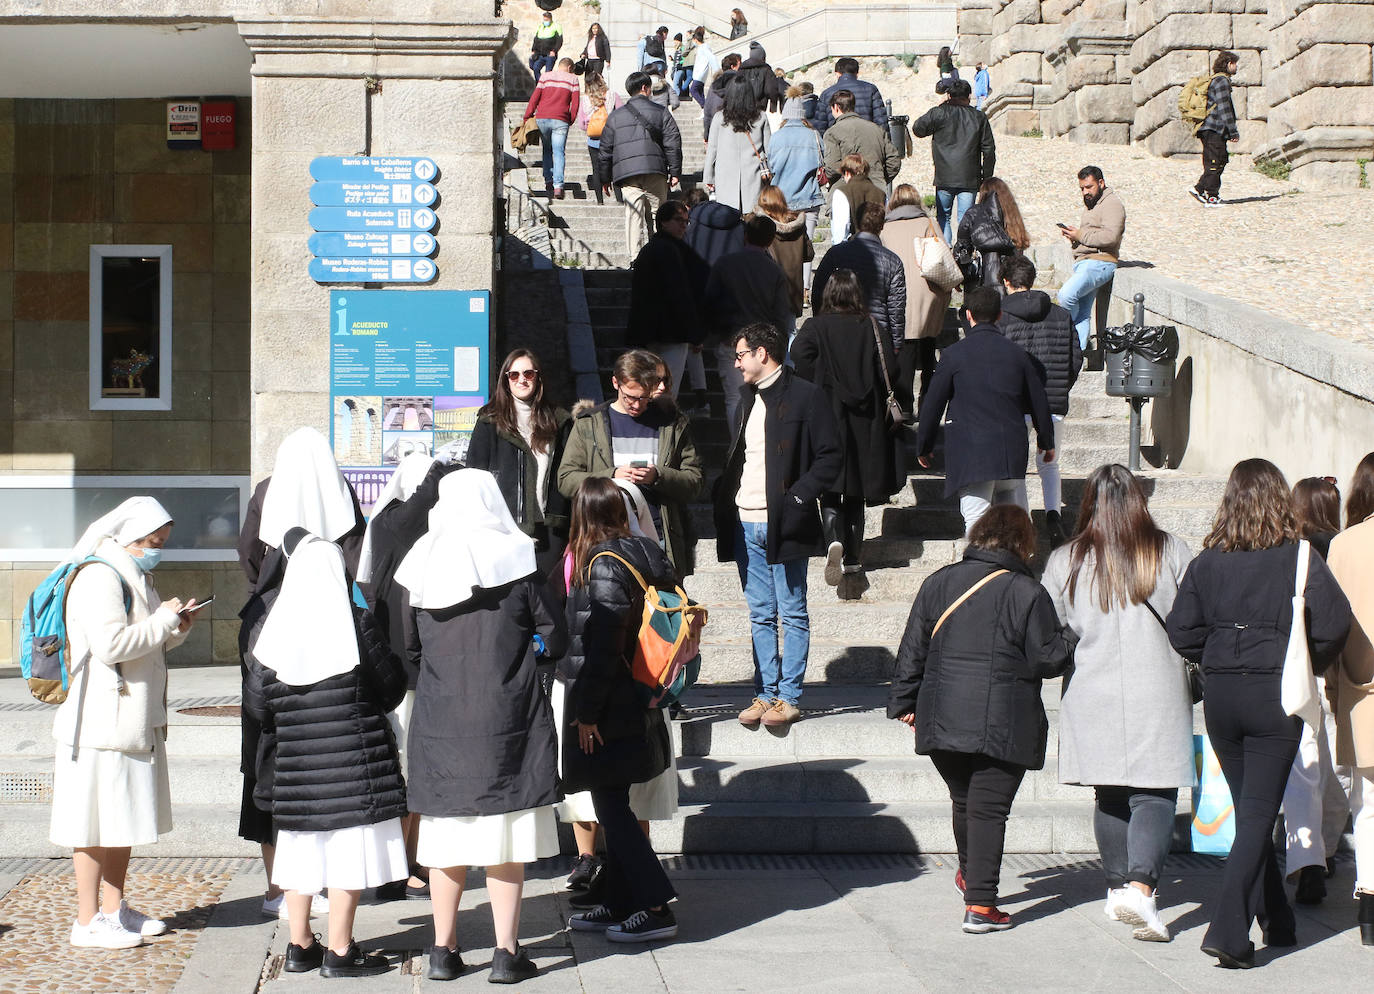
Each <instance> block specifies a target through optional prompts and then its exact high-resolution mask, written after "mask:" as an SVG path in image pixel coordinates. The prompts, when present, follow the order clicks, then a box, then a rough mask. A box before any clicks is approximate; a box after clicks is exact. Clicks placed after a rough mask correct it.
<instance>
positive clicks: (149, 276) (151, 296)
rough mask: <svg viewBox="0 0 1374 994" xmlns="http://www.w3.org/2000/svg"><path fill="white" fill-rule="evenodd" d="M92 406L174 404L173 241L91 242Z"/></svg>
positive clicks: (168, 407) (116, 407)
mask: <svg viewBox="0 0 1374 994" xmlns="http://www.w3.org/2000/svg"><path fill="white" fill-rule="evenodd" d="M90 286H91V305H90V321H91V354H90V377H91V410H93V411H111V410H135V411H170V410H171V409H172V246H170V245H92V246H91V275H90Z"/></svg>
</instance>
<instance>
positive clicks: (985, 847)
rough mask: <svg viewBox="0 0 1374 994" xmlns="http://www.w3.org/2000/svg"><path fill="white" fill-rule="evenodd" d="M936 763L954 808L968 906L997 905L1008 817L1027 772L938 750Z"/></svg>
mask: <svg viewBox="0 0 1374 994" xmlns="http://www.w3.org/2000/svg"><path fill="white" fill-rule="evenodd" d="M930 759H931V761H932V762H933V763H934V764H935V769H937V770H938V771H939V772H940V776H941V777H943V778H944V781H945V786H947V787H948V788H949V799H950V800H951V801H952V802H953V804H954V844H955V845H956V846H958V848H959V869H960V871H961V872H962V873H963V874H964V903H965V904H977V905H982V906H985V907H991V906H994V905H996V904H997V882H998V878H999V877H1001V875H1002V847H1003V845H1004V844H1005V842H1006V838H1007V815H1008V814H1010V813H1011V802H1012V800H1013V799H1014V798H1015V797H1016V791H1017V788H1019V787H1020V786H1021V780H1022V778H1023V777H1025V775H1026V768H1025V767H1024V766H1017V765H1016V764H1015V763H1005V762H1003V761H1002V760H1000V759H993V758H992V757H991V756H983V755H980V754H977V753H967V752H942V751H940V750H936V751H935V752H932V753H931V754H930Z"/></svg>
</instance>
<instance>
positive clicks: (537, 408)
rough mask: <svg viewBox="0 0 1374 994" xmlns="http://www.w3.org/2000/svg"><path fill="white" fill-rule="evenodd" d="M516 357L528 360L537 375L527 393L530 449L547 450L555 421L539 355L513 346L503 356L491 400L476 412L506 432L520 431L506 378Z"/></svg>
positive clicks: (511, 433) (556, 424)
mask: <svg viewBox="0 0 1374 994" xmlns="http://www.w3.org/2000/svg"><path fill="white" fill-rule="evenodd" d="M516 359H528V360H529V361H530V364H531V365H533V366H534V371H535V373H536V374H537V375H536V376H535V378H534V393H533V394H532V395H531V396H530V449H531V450H532V451H534V452H548V451H549V449H550V448H551V447H552V446H553V440H554V439H555V438H556V437H557V436H558V421H557V420H556V419H555V418H554V412H553V405H552V404H550V403H549V402H548V401H547V400H545V399H544V371H543V369H541V368H540V365H539V357H538V356H537V355H535V354H534V353H533V352H531V351H530V350H529V349H515V350H513V351H512V352H511V354H510V355H508V356H506V358H505V361H504V362H502V363H501V372H500V373H498V374H497V377H496V386H495V388H494V389H493V390H492V392H491V400H490V401H489V402H488V403H487V404H486V406H484V407H483V408H482V409H481V410H480V411H478V412H477V413H478V415H479V416H482V417H485V418H486V419H487V420H488V421H490V422H491V423H492V425H494V426H495V427H496V428H497V429H499V430H501V431H504V432H506V433H507V434H508V435H519V434H520V425H519V422H518V421H517V420H516V417H515V395H514V394H512V393H511V392H510V380H509V379H507V378H506V374H507V373H509V372H510V368H511V366H512V365H514V363H515V360H516Z"/></svg>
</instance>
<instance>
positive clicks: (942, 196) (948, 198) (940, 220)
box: [935, 187, 978, 245]
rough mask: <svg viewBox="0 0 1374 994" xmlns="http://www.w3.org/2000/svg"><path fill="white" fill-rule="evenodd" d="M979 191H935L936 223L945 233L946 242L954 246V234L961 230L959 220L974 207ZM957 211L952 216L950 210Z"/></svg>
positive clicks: (937, 189)
mask: <svg viewBox="0 0 1374 994" xmlns="http://www.w3.org/2000/svg"><path fill="white" fill-rule="evenodd" d="M977 193H978V191H977V190H941V189H939V188H938V187H937V188H936V190H935V223H936V224H938V225H939V226H940V230H942V231H943V232H944V233H945V241H947V242H949V244H951V245H953V244H954V233H955V232H956V231H958V230H959V218H961V217H963V216H964V212H965V211H967V210H968V209H969V208H970V207H972V206H973V198H974V197H975V196H976V195H977ZM951 207H953V208H954V209H955V214H954V216H952V217H951V216H950V210H949V209H950V208H951Z"/></svg>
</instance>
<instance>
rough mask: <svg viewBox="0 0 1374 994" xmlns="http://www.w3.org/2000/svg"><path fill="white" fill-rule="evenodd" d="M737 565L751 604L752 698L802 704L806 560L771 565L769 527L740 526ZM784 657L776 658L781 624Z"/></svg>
mask: <svg viewBox="0 0 1374 994" xmlns="http://www.w3.org/2000/svg"><path fill="white" fill-rule="evenodd" d="M735 564H736V565H737V566H738V567H739V581H740V586H742V587H743V588H744V599H745V601H746V602H748V604H749V631H750V634H751V635H752V636H753V640H754V695H755V696H756V697H761V698H763V699H764V700H765V701H771V700H773V699H774V698H780V699H782V700H784V701H786V702H787V703H788V704H791V705H794V706H795V705H796V704H797V703H798V702H799V701H800V700H801V691H802V678H803V677H805V676H806V657H807V655H808V654H809V653H810V651H811V620H810V618H808V617H807V613H806V560H805V559H794V560H792V561H791V562H789V563H777V564H776V565H770V564H769V562H768V525H767V524H765V523H763V522H758V521H741V522H739V524H738V525H737V526H736V530H735ZM779 622H781V623H782V656H781V658H780V657H779V656H778V623H779Z"/></svg>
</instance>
